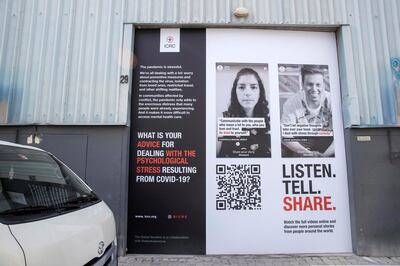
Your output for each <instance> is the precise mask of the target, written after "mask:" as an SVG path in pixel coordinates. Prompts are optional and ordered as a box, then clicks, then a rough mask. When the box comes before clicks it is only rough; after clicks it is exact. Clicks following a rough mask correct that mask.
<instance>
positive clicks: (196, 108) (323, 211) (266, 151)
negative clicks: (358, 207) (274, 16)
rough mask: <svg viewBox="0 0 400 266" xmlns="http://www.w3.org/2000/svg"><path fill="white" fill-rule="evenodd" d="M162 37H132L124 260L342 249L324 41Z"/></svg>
mask: <svg viewBox="0 0 400 266" xmlns="http://www.w3.org/2000/svg"><path fill="white" fill-rule="evenodd" d="M173 33H174V34H175V35H174V34H171V32H168V31H162V32H161V34H160V30H155V29H147V30H137V31H136V33H135V55H136V59H137V60H136V61H137V66H136V67H135V70H134V86H133V101H132V103H133V104H132V116H131V117H132V131H131V150H132V153H131V160H132V161H131V175H130V198H129V230H128V231H129V236H128V237H129V241H128V249H129V250H128V252H130V253H174V254H273V253H277V254H282V253H320V252H321V253H331V252H351V233H350V218H349V203H348V188H347V172H346V161H345V149H344V136H343V123H342V117H341V106H340V87H339V71H338V65H337V54H336V39H335V34H334V33H330V32H323V33H318V32H300V31H296V32H294V31H275V30H274V31H272V30H250V29H207V30H199V29H181V30H180V31H179V34H178V31H176V30H175V31H173ZM171 36H172V38H170V37H171ZM174 36H175V37H174ZM176 36H179V44H180V50H178V51H177V52H171V50H168V51H169V52H160V49H161V48H162V47H161V46H162V45H164V46H165V45H166V46H165V47H166V48H171V49H172V48H173V47H172V44H175V43H176V41H177V39H176V38H177V37H176ZM161 50H162V49H161Z"/></svg>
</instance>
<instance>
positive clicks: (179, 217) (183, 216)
mask: <svg viewBox="0 0 400 266" xmlns="http://www.w3.org/2000/svg"><path fill="white" fill-rule="evenodd" d="M187 218H188V215H187V214H168V219H173V220H187Z"/></svg>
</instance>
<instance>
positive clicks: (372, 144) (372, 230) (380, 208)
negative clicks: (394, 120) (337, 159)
mask: <svg viewBox="0 0 400 266" xmlns="http://www.w3.org/2000/svg"><path fill="white" fill-rule="evenodd" d="M345 133H346V137H345V138H346V150H347V151H346V154H347V166H348V178H349V192H350V212H351V226H352V239H353V251H354V252H355V253H356V254H357V255H369V256H399V255H400V230H399V229H400V200H399V195H400V129H399V128H375V129H347V130H346V132H345Z"/></svg>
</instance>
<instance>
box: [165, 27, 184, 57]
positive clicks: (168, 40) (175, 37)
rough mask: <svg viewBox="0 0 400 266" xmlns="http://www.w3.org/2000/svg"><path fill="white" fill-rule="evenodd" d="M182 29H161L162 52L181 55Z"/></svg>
mask: <svg viewBox="0 0 400 266" xmlns="http://www.w3.org/2000/svg"><path fill="white" fill-rule="evenodd" d="M179 50H180V29H172V28H168V29H160V52H161V53H179Z"/></svg>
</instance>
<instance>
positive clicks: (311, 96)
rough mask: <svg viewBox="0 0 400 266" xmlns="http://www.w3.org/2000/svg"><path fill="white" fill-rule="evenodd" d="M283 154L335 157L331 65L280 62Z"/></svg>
mask: <svg viewBox="0 0 400 266" xmlns="http://www.w3.org/2000/svg"><path fill="white" fill-rule="evenodd" d="M278 69H279V93H280V101H281V141H282V145H281V146H282V157H333V156H334V154H335V149H334V142H333V127H332V109H331V96H330V88H329V72H328V66H324V65H279V67H278Z"/></svg>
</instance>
